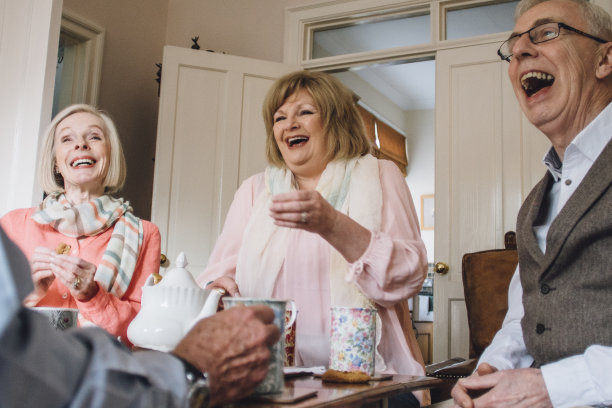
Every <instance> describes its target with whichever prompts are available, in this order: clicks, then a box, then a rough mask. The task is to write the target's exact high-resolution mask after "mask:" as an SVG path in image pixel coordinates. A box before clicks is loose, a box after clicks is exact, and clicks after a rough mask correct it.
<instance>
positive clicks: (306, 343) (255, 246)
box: [198, 71, 427, 406]
mask: <svg viewBox="0 0 612 408" xmlns="http://www.w3.org/2000/svg"><path fill="white" fill-rule="evenodd" d="M263 117H264V121H265V126H266V131H267V152H266V153H267V158H268V163H269V166H268V167H267V169H266V170H265V172H264V173H260V174H257V175H255V176H252V177H250V178H249V179H247V180H245V182H244V183H243V184H242V185H241V186H240V188H239V189H238V191H237V192H236V195H235V197H234V201H233V203H232V205H231V207H230V210H229V212H228V214H227V217H226V222H225V226H224V228H223V232H222V233H221V235H220V237H219V239H218V241H217V243H216V245H215V248H214V250H213V252H212V254H211V256H210V259H209V262H208V265H207V268H206V269H205V270H204V272H203V273H202V274H201V275H200V276H199V277H198V281H199V282H200V284H202V285H204V284H206V283H208V282H210V281H213V282H212V283H210V285H209V287H218V288H223V289H225V290H226V291H228V293H230V294H231V295H233V296H236V295H241V296H249V297H269V298H281V299H294V300H295V302H296V304H297V308H298V311H299V313H298V317H297V327H296V328H297V337H296V351H295V354H296V355H295V361H296V364H297V365H302V366H318V365H325V366H326V365H327V364H328V358H329V350H330V327H331V316H330V308H331V307H333V306H348V307H370V308H372V307H373V308H376V310H377V311H378V316H379V317H380V319H379V323H380V326H379V327H380V331H379V332H380V333H379V334H380V335H379V336H378V338H377V347H376V351H377V353H376V354H377V355H376V369H377V371H380V372H388V373H401V374H412V375H423V374H424V369H423V360H422V356H421V354H420V351H419V348H418V345H417V342H416V339H415V336H414V333H413V331H412V326H411V324H410V317H409V313H407V310H406V308H405V305H406V299H408V298H410V297H412V296H414V295H415V294H416V293H418V291H419V290H420V288H421V285H422V283H423V280H424V279H425V274H426V266H427V256H426V252H425V246H424V244H423V241H422V240H421V237H420V232H419V227H418V221H417V217H416V213H415V210H414V205H413V202H412V197H411V195H410V191H409V190H408V186H407V185H406V181H405V180H404V178H403V176H402V174H401V172H400V171H399V169H398V168H397V166H396V165H395V164H394V163H392V162H390V161H386V160H378V159H376V158H375V157H374V156H372V155H371V154H370V151H371V143H370V141H369V139H368V138H367V136H366V134H365V131H364V128H363V123H362V121H361V117H360V115H359V112H358V110H357V108H356V106H355V102H354V99H353V95H352V93H351V92H350V90H348V89H347V88H346V87H344V85H342V84H341V83H340V82H339V81H338V80H336V79H335V78H334V77H332V76H330V75H328V74H324V73H320V72H308V71H300V72H294V73H292V74H289V75H286V76H284V77H282V78H280V79H279V80H277V81H276V83H275V84H274V85H273V86H272V88H271V90H270V91H269V93H268V95H267V97H266V100H265V102H264V106H263ZM409 397H410V398H409V399H408V401H407V402H406V403H402V405H403V406H418V401H417V400H416V398H414V396H412V395H409Z"/></svg>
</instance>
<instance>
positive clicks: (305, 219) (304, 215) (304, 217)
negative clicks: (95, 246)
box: [300, 211, 308, 224]
mask: <svg viewBox="0 0 612 408" xmlns="http://www.w3.org/2000/svg"><path fill="white" fill-rule="evenodd" d="M300 221H301V222H302V224H306V223H307V222H308V213H307V212H306V211H302V213H301V214H300Z"/></svg>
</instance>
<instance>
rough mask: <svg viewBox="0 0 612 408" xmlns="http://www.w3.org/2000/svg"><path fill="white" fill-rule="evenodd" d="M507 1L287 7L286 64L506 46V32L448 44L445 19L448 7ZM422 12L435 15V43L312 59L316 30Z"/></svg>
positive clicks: (315, 65)
mask: <svg viewBox="0 0 612 408" xmlns="http://www.w3.org/2000/svg"><path fill="white" fill-rule="evenodd" d="M507 1H509V0H404V1H397V0H353V1H347V0H333V1H329V2H326V3H321V4H315V5H309V6H299V7H287V8H286V9H285V38H284V50H283V61H284V62H285V63H287V64H294V65H300V66H302V67H303V68H305V69H315V70H334V69H345V68H349V67H353V66H358V65H364V64H369V63H373V62H376V63H380V62H391V61H404V60H416V59H419V58H428V57H429V58H430V57H431V56H432V55H435V53H436V51H438V50H443V49H450V48H458V47H465V46H471V45H478V44H488V43H492V42H501V41H503V39H504V38H506V37H507V35H508V33H507V32H504V33H495V34H487V35H482V36H477V37H470V38H467V39H461V40H444V39H443V38H444V35H443V34H444V17H445V11H446V10H447V9H457V8H462V7H470V6H472V7H473V6H475V5H479V4H482V5H488V4H492V3H504V2H507ZM423 11H428V12H429V13H430V16H431V24H430V25H431V42H430V43H428V44H422V45H417V46H408V47H397V48H391V49H384V50H377V51H368V52H360V53H354V54H346V55H339V56H333V57H326V58H317V59H310V58H309V56H308V55H307V54H308V52H309V50H310V48H311V43H312V37H313V31H314V29H319V28H321V27H326V28H332V27H334V26H341V25H345V24H347V23H351V22H355V21H356V20H365V19H372V18H381V17H384V16H393V15H397V14H400V13H402V14H410V13H418V12H423Z"/></svg>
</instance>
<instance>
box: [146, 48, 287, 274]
mask: <svg viewBox="0 0 612 408" xmlns="http://www.w3.org/2000/svg"><path fill="white" fill-rule="evenodd" d="M295 69H297V67H293V66H289V65H286V64H280V63H274V62H269V61H259V60H254V59H249V58H242V57H236V56H229V55H223V54H215V53H210V52H206V51H200V50H192V49H188V48H179V47H171V46H167V47H165V48H164V58H163V65H162V82H161V91H160V98H161V99H160V110H159V123H158V132H157V150H156V155H155V176H154V177H155V178H154V184H153V186H154V187H153V204H152V214H151V219H152V221H153V222H154V223H155V224H157V226H158V227H159V230H160V232H161V236H162V252H163V253H164V254H166V255H167V256H168V259H169V260H170V261H171V263H173V261H174V260H175V259H176V256H177V255H178V254H179V252H181V251H183V252H185V255H186V256H187V260H188V261H189V267H188V268H189V270H190V271H191V272H192V273H193V274H194V275H197V274H198V273H199V272H201V271H202V270H203V269H204V267H205V266H206V262H207V261H208V256H209V254H210V252H211V250H212V248H213V246H214V244H215V242H216V240H217V236H218V235H219V233H220V231H221V228H222V227H223V222H224V219H225V215H226V213H227V210H228V208H229V205H230V203H231V201H232V199H233V196H234V193H235V191H236V189H237V188H238V186H239V184H240V183H241V182H242V181H243V180H244V179H245V178H247V177H248V176H250V175H252V174H255V173H257V172H260V171H263V169H264V168H265V165H266V159H265V148H264V147H265V129H264V124H263V119H262V116H261V107H262V103H263V100H264V97H265V94H266V92H267V91H268V89H269V87H270V85H271V84H272V82H273V81H274V80H275V79H276V78H278V77H279V76H281V75H283V74H285V73H287V72H290V71H292V70H295Z"/></svg>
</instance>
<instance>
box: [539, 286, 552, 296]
mask: <svg viewBox="0 0 612 408" xmlns="http://www.w3.org/2000/svg"><path fill="white" fill-rule="evenodd" d="M540 292H542V294H543V295H548V294H549V293H550V286H548V285H547V284H545V283H543V284H542V286H540Z"/></svg>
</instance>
